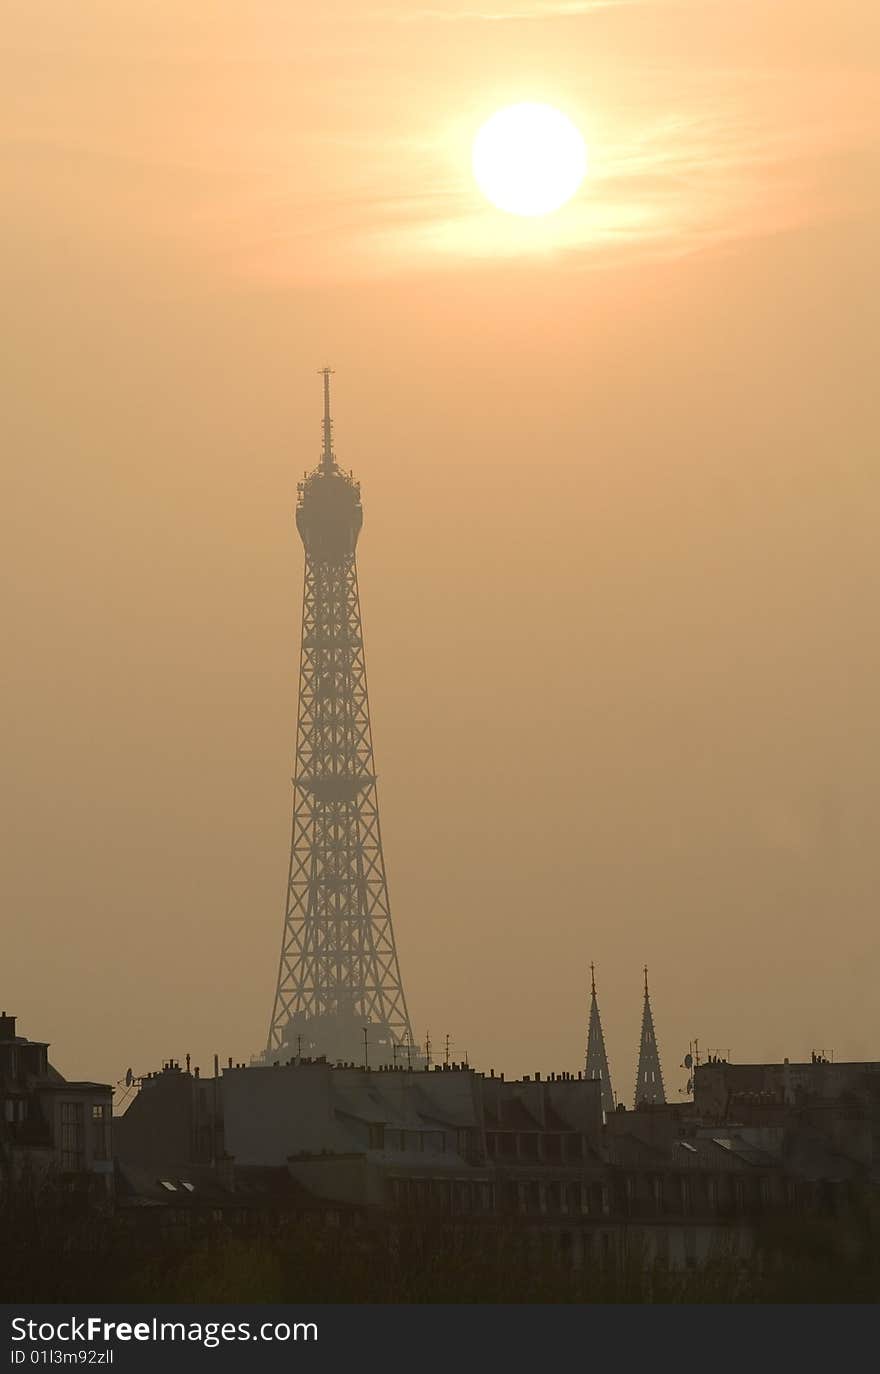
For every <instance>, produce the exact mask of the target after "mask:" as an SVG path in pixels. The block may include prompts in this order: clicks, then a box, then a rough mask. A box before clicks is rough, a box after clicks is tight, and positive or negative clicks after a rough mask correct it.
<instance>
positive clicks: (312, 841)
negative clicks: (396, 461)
mask: <svg viewBox="0 0 880 1374" xmlns="http://www.w3.org/2000/svg"><path fill="white" fill-rule="evenodd" d="M321 375H322V376H323V379H324V421H323V448H322V453H321V458H320V461H319V463H318V466H317V467H316V468H314V469H313V470H312V471H311V472H309V473H307V474H306V476H305V478H304V480H303V481H302V482H301V483H300V484H299V487H298V502H297V510H296V525H297V529H298V530H299V533H300V537H301V538H302V541H303V544H304V546H305V586H304V593H303V617H302V640H301V648H300V673H299V711H298V720H297V732H296V765H295V773H294V777H293V788H294V796H293V828H292V834H291V842H290V870H289V875H288V883H287V898H286V902H285V911H284V927H283V932H282V937H281V959H280V962H279V968H278V984H277V988H276V992H275V1003H274V1007H273V1010H272V1020H271V1023H270V1026H269V1038H268V1044H267V1047H266V1057H267V1058H268V1059H274V1058H287V1057H290V1056H292V1055H297V1056H298V1055H312V1056H315V1055H326V1057H327V1058H328V1059H329V1060H331V1061H336V1060H340V1059H341V1060H345V1061H356V1062H359V1063H362V1062H363V1060H364V1053H365V1039H366V1052H367V1055H368V1058H369V1062H370V1064H371V1065H373V1064H379V1063H384V1062H391V1060H392V1059H394V1058H398V1057H400V1055H401V1052H402V1055H403V1057H405V1056H406V1054H407V1053H408V1052H409V1053H410V1054H411V1053H412V1052H413V1050H414V1049H415V1047H414V1045H413V1043H412V1028H411V1026H410V1020H409V1014H408V1012H407V1007H406V999H405V997H404V993H403V984H402V982H401V978H400V968H399V965H398V959H397V950H396V947H395V943H394V932H393V929H392V925H391V908H390V905H389V901H388V884H387V881H386V877H385V860H384V856H383V853H382V837H381V832H380V828H379V805H378V799H377V794H376V775H375V768H374V763H373V742H372V735H371V730H370V708H369V701H368V698H367V677H366V665H365V660H364V643H363V633H362V628H361V613H360V600H359V595H358V580H357V562H356V558H355V550H356V547H357V541H358V535H359V534H360V531H361V526H362V524H363V512H362V508H361V493H360V485H359V483H357V482H355V481H354V479H353V477H352V476H351V475H350V474H348V473H345V472H343V471H342V470H341V468H340V467H339V465H338V464H337V462H336V457H335V454H334V452H333V422H332V420H331V418H330V377H331V375H332V374H331V371H330V369H329V368H326V367H325V368H323V369H322V374H321ZM365 1031H366V1036H365Z"/></svg>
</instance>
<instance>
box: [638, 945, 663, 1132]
mask: <svg viewBox="0 0 880 1374" xmlns="http://www.w3.org/2000/svg"><path fill="white" fill-rule="evenodd" d="M665 1101H666V1093H665V1092H664V1089H663V1073H662V1071H661V1068H660V1051H659V1049H658V1048H657V1036H656V1035H655V1033H654V1017H653V1015H652V1013H651V998H650V995H649V993H648V966H647V964H646V965H645V1005H644V1008H643V1010H642V1039H641V1043H640V1045H639V1067H638V1070H637V1072H636V1091H635V1101H634V1103H633V1106H635V1107H638V1106H639V1104H640V1103H642V1102H665Z"/></svg>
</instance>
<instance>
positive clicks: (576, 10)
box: [382, 0, 668, 24]
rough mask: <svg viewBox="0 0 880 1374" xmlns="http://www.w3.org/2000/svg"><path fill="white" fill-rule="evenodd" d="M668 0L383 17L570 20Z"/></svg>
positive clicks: (565, 1) (566, 0) (588, 0)
mask: <svg viewBox="0 0 880 1374" xmlns="http://www.w3.org/2000/svg"><path fill="white" fill-rule="evenodd" d="M663 3H668V0H550V3H548V4H531V5H518V6H516V7H513V8H511V7H507V8H506V9H498V10H488V9H485V10H470V9H468V10H442V9H418V10H404V11H403V12H402V13H395V14H392V13H390V12H386V13H385V14H384V15H383V16H382V17H383V18H389V19H391V18H393V19H395V20H397V22H398V23H401V24H411V23H417V22H419V21H422V22H433V23H450V24H453V23H467V22H476V23H482V24H494V23H504V22H511V21H516V20H532V19H573V18H577V17H579V16H581V15H585V14H592V13H594V12H597V11H600V10H605V11H607V10H617V9H633V8H636V7H638V8H642V9H643V8H645V7H647V6H649V5H658V4H663Z"/></svg>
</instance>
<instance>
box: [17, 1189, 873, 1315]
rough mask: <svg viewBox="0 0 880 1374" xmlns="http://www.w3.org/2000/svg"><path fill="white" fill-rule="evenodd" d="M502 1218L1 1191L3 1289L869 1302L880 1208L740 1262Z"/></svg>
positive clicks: (201, 1298) (807, 1231)
mask: <svg viewBox="0 0 880 1374" xmlns="http://www.w3.org/2000/svg"><path fill="white" fill-rule="evenodd" d="M523 1241H524V1233H523V1232H522V1231H521V1230H518V1229H517V1228H516V1227H515V1226H511V1227H502V1226H497V1227H496V1226H492V1227H481V1226H478V1225H474V1226H472V1227H458V1228H454V1229H453V1228H450V1227H449V1226H447V1225H443V1224H442V1223H436V1224H426V1223H424V1222H421V1223H418V1224H408V1223H405V1222H400V1223H398V1224H396V1225H389V1224H388V1222H387V1221H385V1222H378V1221H377V1222H368V1221H366V1220H365V1219H364V1218H363V1217H351V1218H343V1219H342V1221H341V1224H340V1225H338V1226H330V1225H327V1223H326V1221H325V1220H324V1219H323V1217H322V1216H321V1214H315V1215H310V1214H307V1213H306V1214H303V1215H300V1216H295V1217H290V1218H286V1217H278V1216H268V1215H266V1214H261V1215H255V1216H254V1217H253V1218H252V1219H250V1221H247V1222H246V1223H245V1224H239V1225H237V1226H236V1227H235V1228H234V1229H231V1228H230V1227H229V1226H227V1225H226V1224H224V1223H223V1222H222V1221H217V1220H213V1219H210V1218H207V1217H205V1218H203V1217H200V1216H193V1217H191V1218H187V1221H186V1225H185V1227H184V1228H180V1227H169V1226H168V1225H167V1224H166V1223H165V1221H164V1220H163V1219H162V1218H157V1217H156V1215H155V1214H153V1215H152V1216H149V1217H139V1218H136V1219H133V1218H131V1217H130V1216H129V1217H127V1218H126V1217H120V1216H119V1215H117V1216H116V1217H114V1216H111V1215H103V1216H102V1215H98V1214H95V1213H94V1212H93V1211H92V1212H90V1211H88V1210H86V1209H85V1208H83V1207H82V1206H77V1205H74V1204H72V1203H66V1204H65V1203H58V1204H57V1205H54V1206H51V1207H46V1206H40V1207H37V1206H35V1205H34V1204H33V1202H29V1201H27V1200H26V1198H23V1197H19V1198H18V1199H10V1198H7V1200H6V1202H5V1203H0V1300H2V1301H5V1302H38V1301H42V1302H85V1301H102V1302H149V1303H158V1302H341V1303H364V1302H366V1303H394V1302H406V1303H438V1302H439V1303H443V1302H447V1303H461V1302H489V1303H504V1302H537V1303H541V1302H556V1303H558V1302H565V1303H583V1302H587V1303H601V1302H606V1303H608V1302H610V1303H642V1302H654V1303H701V1302H711V1303H725V1302H734V1303H735V1302H740V1303H742V1302H745V1303H756V1302H757V1303H762V1302H773V1303H779V1302H784V1303H788V1302H809V1303H816V1302H861V1303H865V1302H868V1303H873V1302H877V1301H880V1208H878V1205H877V1201H876V1196H875V1195H872V1194H866V1195H865V1196H864V1197H863V1198H861V1199H860V1200H858V1201H857V1205H856V1206H855V1207H854V1208H853V1209H852V1211H851V1212H850V1213H848V1215H847V1217H846V1218H845V1219H841V1218H833V1217H829V1216H824V1217H823V1216H810V1217H801V1218H791V1217H787V1218H785V1219H784V1220H783V1219H774V1220H772V1221H769V1222H768V1223H766V1224H765V1225H764V1226H763V1227H762V1228H761V1230H760V1232H759V1244H758V1249H757V1252H756V1255H755V1257H754V1258H753V1260H752V1261H750V1262H749V1263H748V1264H747V1265H744V1264H743V1263H742V1262H741V1261H737V1260H734V1259H733V1258H731V1257H728V1256H724V1255H719V1256H717V1257H716V1258H715V1259H714V1260H712V1261H711V1262H710V1263H709V1264H707V1265H705V1266H703V1267H702V1268H700V1269H698V1270H685V1271H668V1270H666V1269H664V1268H662V1267H660V1266H654V1267H651V1268H649V1267H646V1266H645V1265H644V1264H643V1263H642V1262H641V1260H640V1258H639V1257H638V1256H632V1257H630V1259H629V1260H628V1261H626V1262H624V1263H610V1262H609V1263H605V1264H602V1265H600V1264H596V1265H592V1266H587V1267H585V1268H583V1269H577V1270H572V1269H571V1268H569V1267H567V1266H564V1265H562V1264H561V1263H560V1262H558V1261H557V1260H554V1259H553V1258H552V1255H551V1254H550V1253H549V1251H547V1250H546V1249H545V1247H544V1246H543V1245H542V1244H541V1243H540V1242H539V1243H538V1245H537V1247H536V1246H535V1245H526V1244H524V1243H523Z"/></svg>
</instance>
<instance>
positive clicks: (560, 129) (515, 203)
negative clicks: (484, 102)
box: [473, 101, 587, 215]
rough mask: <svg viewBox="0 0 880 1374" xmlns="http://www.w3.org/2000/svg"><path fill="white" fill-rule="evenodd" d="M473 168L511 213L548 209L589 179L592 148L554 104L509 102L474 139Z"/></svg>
mask: <svg viewBox="0 0 880 1374" xmlns="http://www.w3.org/2000/svg"><path fill="white" fill-rule="evenodd" d="M473 169H474V176H475V178H476V181H477V185H478V186H479V188H480V190H481V191H482V192H483V195H484V196H485V197H486V199H487V200H490V201H491V202H492V204H493V205H496V206H497V207H498V209H499V210H507V211H508V212H509V213H510V214H512V215H548V214H549V213H550V212H551V211H552V210H558V209H559V207H560V205H564V204H565V202H566V201H567V200H570V199H571V197H572V196H573V195H574V193H575V191H576V190H577V188H578V187H579V186H580V184H581V182H582V181H583V179H584V173H585V172H586V170H587V150H586V147H585V146H584V140H583V139H582V138H581V135H580V133H579V132H578V130H577V129H576V128H575V126H574V125H573V124H572V122H571V120H570V119H569V118H568V117H567V116H566V115H564V114H562V112H561V111H560V110H555V109H554V108H553V106H552V105H539V104H536V103H534V102H531V101H529V102H524V103H523V104H521V105H508V106H507V108H506V109H503V110H496V112H495V114H493V115H492V116H491V118H490V119H487V120H486V123H485V124H484V125H483V127H482V128H481V129H480V131H479V133H478V134H477V136H476V138H475V139H474V147H473Z"/></svg>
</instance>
